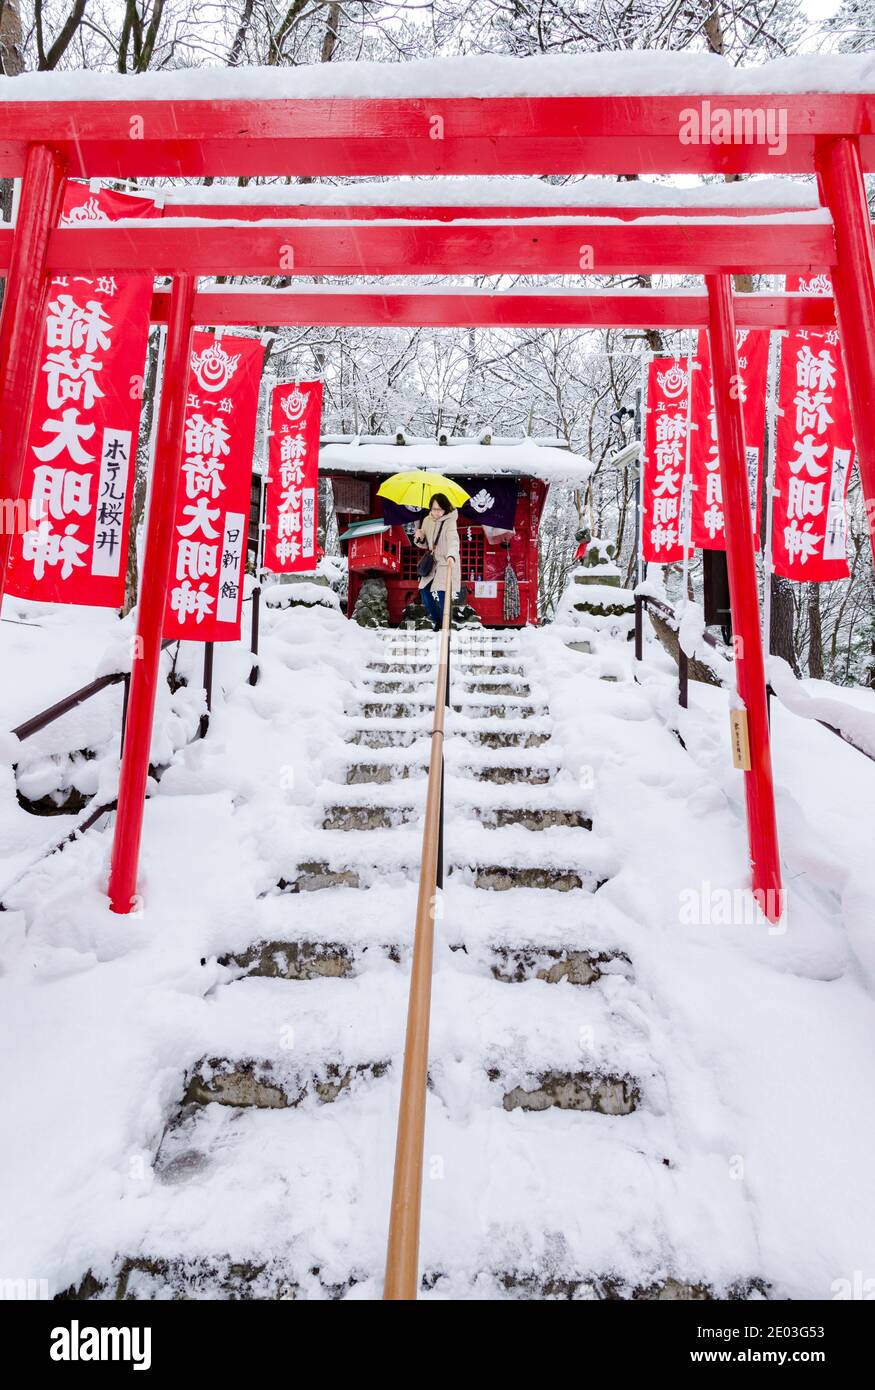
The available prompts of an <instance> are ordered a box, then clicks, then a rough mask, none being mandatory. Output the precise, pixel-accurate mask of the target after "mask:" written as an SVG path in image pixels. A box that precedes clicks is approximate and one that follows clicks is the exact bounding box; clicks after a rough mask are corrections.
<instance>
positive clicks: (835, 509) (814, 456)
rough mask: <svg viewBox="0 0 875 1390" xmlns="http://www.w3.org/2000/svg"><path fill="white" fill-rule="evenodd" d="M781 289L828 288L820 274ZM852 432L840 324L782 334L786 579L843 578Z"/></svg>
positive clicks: (778, 518)
mask: <svg viewBox="0 0 875 1390" xmlns="http://www.w3.org/2000/svg"><path fill="white" fill-rule="evenodd" d="M787 289H788V290H795V291H796V292H801V293H803V294H805V293H809V294H818V293H824V292H826V293H830V291H831V286H830V282H829V277H828V276H826V275H816V276H799V277H788V279H787ZM853 461H854V433H853V427H852V424H851V412H850V406H849V403H848V388H847V383H846V380H845V372H844V363H843V362H842V356H841V351H840V348H839V340H838V332H837V331H836V329H827V330H824V331H823V332H812V331H810V330H809V329H794V330H793V331H792V332H790V333H788V334H787V335H786V337H785V338H784V342H783V346H782V349H781V372H780V381H779V388H778V427H777V431H776V448H775V485H774V502H773V506H774V518H773V535H772V560H773V565H774V570H775V573H776V574H779V575H782V576H783V577H784V578H785V579H799V580H829V579H845V578H847V575H848V562H847V519H846V516H845V497H846V494H847V490H848V483H849V482H850V476H851V467H852V465H853Z"/></svg>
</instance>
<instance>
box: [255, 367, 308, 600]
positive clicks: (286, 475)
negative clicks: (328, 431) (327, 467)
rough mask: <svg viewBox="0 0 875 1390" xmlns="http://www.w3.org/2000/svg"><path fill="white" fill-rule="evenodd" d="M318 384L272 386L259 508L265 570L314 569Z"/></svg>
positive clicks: (302, 383) (274, 572)
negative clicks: (262, 523) (263, 500)
mask: <svg viewBox="0 0 875 1390" xmlns="http://www.w3.org/2000/svg"><path fill="white" fill-rule="evenodd" d="M321 420H322V382H321V381H299V382H292V383H287V384H285V385H281V386H275V387H274V390H273V400H272V403H271V412H270V429H271V433H270V448H269V450H268V467H267V478H266V479H265V487H266V492H265V504H264V561H263V564H264V568H265V569H266V570H269V571H270V573H271V574H293V573H296V572H298V573H300V572H301V571H307V570H314V569H315V568H316V523H317V519H318V517H317V512H318V507H317V500H318V491H317V490H318V485H319V431H320V425H321Z"/></svg>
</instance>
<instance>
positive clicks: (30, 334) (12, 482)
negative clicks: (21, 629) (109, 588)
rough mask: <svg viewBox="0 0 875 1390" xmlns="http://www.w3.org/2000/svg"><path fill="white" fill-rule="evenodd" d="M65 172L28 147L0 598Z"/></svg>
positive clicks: (5, 364)
mask: <svg viewBox="0 0 875 1390" xmlns="http://www.w3.org/2000/svg"><path fill="white" fill-rule="evenodd" d="M65 173H66V164H65V161H64V159H63V158H62V156H61V155H60V154H58V152H57V151H56V150H51V149H49V148H48V147H47V146H46V145H32V146H31V147H30V149H29V150H28V152H27V156H26V158H25V164H24V175H23V178H22V181H21V199H20V201H19V205H18V217H17V219H16V223H15V235H14V238H13V242H12V260H11V263H10V266H9V274H8V275H7V277H6V288H5V291H4V294H3V314H2V318H0V503H8V506H7V507H4V509H3V511H4V514H5V517H6V518H8V524H6V525H0V602H2V599H3V588H4V585H5V581H6V566H7V564H8V563H9V551H10V548H11V545H12V525H13V518H14V516H15V504H16V502H17V501H18V493H19V489H20V487H21V474H22V470H23V468H24V453H25V449H26V448H27V435H28V430H29V429H30V417H31V410H32V408H33V397H34V385H35V382H36V375H37V372H38V370H39V358H40V347H41V345H42V329H43V319H44V317H45V309H46V300H47V298H48V288H49V277H48V272H47V270H46V253H47V251H48V244H49V237H50V236H51V234H52V232H53V230H54V228H55V226H56V225H57V221H58V217H59V215H60V211H61V204H62V201H63V196H64V177H65Z"/></svg>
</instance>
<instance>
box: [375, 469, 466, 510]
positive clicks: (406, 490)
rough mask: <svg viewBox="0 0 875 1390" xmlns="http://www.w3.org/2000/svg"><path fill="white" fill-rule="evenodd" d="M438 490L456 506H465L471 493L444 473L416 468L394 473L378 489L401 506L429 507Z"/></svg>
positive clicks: (380, 495) (380, 493)
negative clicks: (406, 471)
mask: <svg viewBox="0 0 875 1390" xmlns="http://www.w3.org/2000/svg"><path fill="white" fill-rule="evenodd" d="M436 492H442V493H443V494H444V496H445V497H446V498H447V501H449V502H451V503H452V505H453V506H454V507H461V506H463V505H464V503H465V502H467V501H468V498H469V497H470V495H471V494H470V493H468V492H466V491H465V489H464V488H463V487H459V484H458V483H454V482H453V480H452V478H445V477H444V475H443V473H429V472H428V471H427V470H426V469H424V468H414V469H411V470H410V472H408V473H393V474H392V477H391V478H387V479H386V481H385V482H384V483H383V484H382V486H381V487H380V488H379V489H378V491H377V496H378V497H386V498H388V500H389V501H390V502H394V503H396V505H397V506H399V507H411V508H413V507H428V506H430V505H431V499H432V497H433V496H434V494H435V493H436Z"/></svg>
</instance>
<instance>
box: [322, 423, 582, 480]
mask: <svg viewBox="0 0 875 1390" xmlns="http://www.w3.org/2000/svg"><path fill="white" fill-rule="evenodd" d="M415 468H422V469H425V470H428V471H432V472H435V473H444V474H446V476H447V477H454V476H471V475H472V474H473V475H474V476H479V477H514V478H521V477H527V478H539V479H540V480H541V481H542V482H545V483H557V484H565V485H567V486H569V487H579V486H580V485H581V484H582V483H585V482H586V481H587V479H588V478H589V476H590V474H591V473H592V468H593V466H592V464H591V463H590V461H589V459H587V458H584V456H583V455H582V454H575V453H573V452H572V451H571V450H570V449H568V448H567V447H566V446H565V445H564V444H563V443H562V441H561V440H559V439H531V438H523V439H519V438H517V439H513V438H504V437H498V436H494V437H493V438H492V440H491V442H489V443H486V442H484V437H483V436H482V435H481V436H478V437H477V438H465V437H463V436H460V437H459V438H457V439H453V438H450V437H448V438H447V441H446V443H445V444H441V443H438V442H437V441H436V440H434V439H420V438H416V439H409V438H407V439H405V442H404V443H403V444H400V443H398V442H397V440H396V437H395V436H394V435H387V436H385V437H380V436H370V437H359V438H349V437H347V436H341V435H338V436H336V437H332V436H330V435H329V436H327V437H326V438H324V439H323V441H322V447H321V449H320V452H319V471H320V472H321V473H359V474H367V473H371V474H375V475H382V474H389V473H401V472H408V471H410V470H411V469H415Z"/></svg>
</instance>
